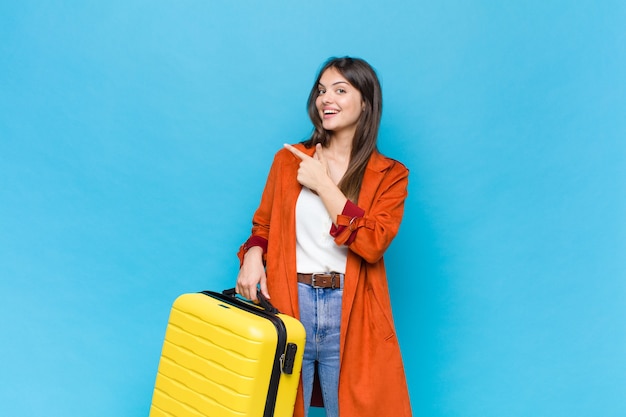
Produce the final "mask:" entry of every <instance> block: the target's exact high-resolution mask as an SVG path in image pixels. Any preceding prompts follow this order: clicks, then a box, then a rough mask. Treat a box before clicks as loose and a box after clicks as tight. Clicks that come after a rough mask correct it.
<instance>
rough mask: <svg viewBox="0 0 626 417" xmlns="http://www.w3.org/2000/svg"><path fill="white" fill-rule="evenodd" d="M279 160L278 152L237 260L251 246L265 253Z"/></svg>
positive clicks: (241, 258)
mask: <svg viewBox="0 0 626 417" xmlns="http://www.w3.org/2000/svg"><path fill="white" fill-rule="evenodd" d="M280 165H281V162H280V160H279V158H278V154H277V155H276V156H275V157H274V161H273V162H272V166H271V167H270V172H269V174H268V176H267V181H266V183H265V188H264V189H263V194H262V195H261V202H260V204H259V207H258V208H257V210H256V211H255V213H254V216H253V217H252V233H251V235H250V237H249V238H248V240H247V241H246V242H245V243H244V244H243V245H241V246H240V248H239V253H238V254H237V256H238V257H239V261H240V262H243V255H244V254H245V253H246V251H247V250H248V249H249V248H250V247H252V246H260V247H262V248H263V258H264V260H265V255H266V253H267V242H268V240H269V234H270V220H271V217H272V203H273V201H274V193H275V190H276V184H277V178H278V173H279V171H280Z"/></svg>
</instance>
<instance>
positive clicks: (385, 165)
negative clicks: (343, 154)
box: [368, 151, 409, 175]
mask: <svg viewBox="0 0 626 417" xmlns="http://www.w3.org/2000/svg"><path fill="white" fill-rule="evenodd" d="M368 168H370V169H373V170H375V171H380V172H384V171H391V172H395V173H398V174H402V173H403V174H404V175H409V169H408V168H407V167H406V166H405V165H404V164H403V163H402V162H400V161H398V160H396V159H393V158H390V157H388V156H385V155H383V154H382V153H380V152H378V151H374V153H372V156H371V157H370V161H369V163H368Z"/></svg>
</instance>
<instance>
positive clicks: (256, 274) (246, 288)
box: [235, 158, 280, 301]
mask: <svg viewBox="0 0 626 417" xmlns="http://www.w3.org/2000/svg"><path fill="white" fill-rule="evenodd" d="M279 170H280V168H279V164H278V163H277V162H276V158H275V159H274V163H272V167H271V168H270V172H269V175H268V177H267V182H266V184H265V188H264V189H263V194H262V196H261V202H260V204H259V207H258V208H257V210H256V212H255V213H254V216H253V218H252V234H251V236H250V238H249V239H248V240H247V241H246V242H245V243H244V244H243V245H241V247H240V248H239V253H238V256H239V260H240V269H239V274H238V275H237V284H236V286H235V289H236V291H237V293H238V294H241V295H242V296H243V297H246V298H248V299H250V300H253V301H256V300H257V285H259V286H260V288H261V293H262V294H263V295H264V296H265V297H267V298H270V295H269V293H268V290H267V276H266V274H265V256H266V254H267V243H268V239H269V228H270V218H271V211H272V202H273V200H274V187H275V184H276V178H277V175H278V171H279Z"/></svg>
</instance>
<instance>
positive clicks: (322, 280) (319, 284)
mask: <svg viewBox="0 0 626 417" xmlns="http://www.w3.org/2000/svg"><path fill="white" fill-rule="evenodd" d="M343 276H344V275H343V274H340V273H339V272H326V273H323V274H300V273H299V274H298V282H302V283H304V284H307V285H310V286H311V287H313V288H332V289H333V290H336V289H341V288H343Z"/></svg>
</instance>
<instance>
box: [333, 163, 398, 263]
mask: <svg viewBox="0 0 626 417" xmlns="http://www.w3.org/2000/svg"><path fill="white" fill-rule="evenodd" d="M408 175H409V171H408V170H407V169H406V168H405V167H404V166H403V165H402V164H400V163H398V162H396V163H394V165H393V166H392V167H391V168H389V170H387V172H385V174H384V178H383V180H382V181H381V183H380V186H379V187H378V190H377V192H376V194H375V196H374V201H373V204H372V206H371V207H370V208H369V210H368V211H367V212H365V210H363V209H361V208H360V207H358V206H356V205H354V204H353V203H351V202H349V201H348V202H347V203H346V206H345V207H344V209H343V211H342V213H341V214H340V215H339V216H338V217H337V227H336V228H335V227H333V228H332V230H331V235H332V236H333V237H334V238H335V243H337V244H338V245H348V246H349V247H350V250H351V251H353V252H355V253H356V254H358V255H359V256H361V257H362V258H363V259H365V260H366V261H367V262H369V263H374V262H376V261H378V260H379V259H380V258H381V257H382V256H383V254H384V253H385V251H386V250H387V248H388V247H389V245H390V244H391V242H392V240H393V238H394V237H395V236H396V234H397V233H398V229H399V228H400V223H401V221H402V216H403V214H404V202H405V200H406V197H407V186H408ZM366 186H367V184H365V183H364V184H363V187H366ZM359 212H360V213H359Z"/></svg>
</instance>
